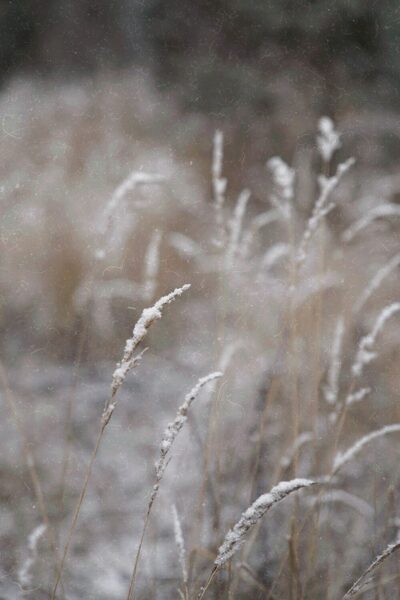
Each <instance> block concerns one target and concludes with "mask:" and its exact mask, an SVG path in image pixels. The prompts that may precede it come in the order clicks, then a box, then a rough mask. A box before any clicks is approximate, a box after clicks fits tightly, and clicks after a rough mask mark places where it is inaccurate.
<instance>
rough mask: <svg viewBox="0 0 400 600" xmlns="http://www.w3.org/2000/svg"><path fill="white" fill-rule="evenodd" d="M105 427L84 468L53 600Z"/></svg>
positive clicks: (101, 428)
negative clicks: (80, 488)
mask: <svg viewBox="0 0 400 600" xmlns="http://www.w3.org/2000/svg"><path fill="white" fill-rule="evenodd" d="M105 428H106V423H103V422H102V423H101V427H100V429H99V433H98V434H97V439H96V444H95V447H94V450H93V452H92V455H91V457H90V461H89V464H88V467H87V469H86V473H85V479H84V482H83V486H82V490H81V493H80V495H79V499H78V502H77V504H76V507H75V511H74V516H73V518H72V522H71V525H70V528H69V530H68V536H67V541H66V543H65V546H64V551H63V555H62V558H61V564H60V568H59V572H58V574H57V579H56V582H55V585H54V588H53V592H52V594H51V600H55V598H56V594H57V589H58V585H59V583H60V580H61V576H62V572H63V570H64V566H65V562H66V559H67V556H68V551H69V547H70V545H71V540H72V536H73V534H74V531H75V528H76V525H77V523H78V518H79V513H80V510H81V507H82V503H83V500H84V499H85V496H86V491H87V487H88V484H89V479H90V476H91V474H92V467H93V463H94V461H95V460H96V456H97V453H98V450H99V446H100V442H101V439H102V437H103V433H104V430H105Z"/></svg>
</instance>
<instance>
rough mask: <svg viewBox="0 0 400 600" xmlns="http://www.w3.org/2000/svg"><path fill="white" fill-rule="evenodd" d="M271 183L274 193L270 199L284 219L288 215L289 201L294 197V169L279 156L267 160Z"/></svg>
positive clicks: (289, 209)
mask: <svg viewBox="0 0 400 600" xmlns="http://www.w3.org/2000/svg"><path fill="white" fill-rule="evenodd" d="M267 168H268V169H269V171H270V173H271V175H272V179H273V183H274V193H273V194H272V195H271V197H270V200H271V202H272V204H273V205H274V207H275V208H276V209H278V210H279V212H280V213H281V214H282V216H283V217H284V218H285V219H288V218H289V217H290V213H291V205H290V202H291V201H292V200H293V197H294V180H295V175H296V174H295V171H294V169H291V168H290V167H289V165H287V164H286V163H285V161H283V160H282V159H281V158H280V157H279V156H273V157H272V158H270V159H269V161H268V162H267Z"/></svg>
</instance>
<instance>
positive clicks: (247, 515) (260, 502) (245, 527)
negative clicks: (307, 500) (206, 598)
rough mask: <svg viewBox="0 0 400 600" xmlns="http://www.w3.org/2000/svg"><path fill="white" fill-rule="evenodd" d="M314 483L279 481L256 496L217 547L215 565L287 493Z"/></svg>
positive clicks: (220, 563)
mask: <svg viewBox="0 0 400 600" xmlns="http://www.w3.org/2000/svg"><path fill="white" fill-rule="evenodd" d="M314 484H315V481H312V480H311V479H292V480H291V481H281V482H280V483H278V485H276V486H275V487H273V488H272V490H271V491H270V492H269V493H267V494H263V495H262V496H260V497H259V498H257V500H256V501H255V502H253V504H252V505H251V506H250V507H249V508H248V509H247V510H246V511H245V512H244V513H243V514H242V516H241V518H240V519H239V521H238V522H237V523H236V525H234V527H233V528H232V529H230V530H229V531H228V533H227V534H226V536H225V539H224V541H223V543H222V545H221V546H220V547H219V550H218V555H217V558H216V559H215V561H214V564H215V565H216V567H222V566H223V565H224V564H225V563H226V562H227V561H228V560H229V559H230V558H231V557H232V556H233V555H234V554H235V553H236V552H237V551H238V550H239V548H240V546H241V545H242V544H243V543H244V541H245V537H246V535H247V533H248V532H249V531H250V529H252V528H253V527H254V525H255V524H256V523H257V522H258V521H259V520H260V519H261V518H262V517H263V516H264V515H265V513H266V512H267V511H268V510H269V509H270V508H271V507H272V506H274V504H276V503H277V502H280V501H281V500H283V499H284V498H286V496H288V495H289V494H292V493H293V492H296V491H298V490H301V489H302V488H305V487H309V486H310V485H314Z"/></svg>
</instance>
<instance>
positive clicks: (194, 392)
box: [127, 371, 222, 600]
mask: <svg viewBox="0 0 400 600" xmlns="http://www.w3.org/2000/svg"><path fill="white" fill-rule="evenodd" d="M220 377H222V373H221V372H219V371H217V372H214V373H210V374H209V375H206V376H205V377H201V378H200V379H199V380H198V382H197V383H196V385H195V386H194V387H193V388H192V389H191V390H190V392H189V393H188V394H187V395H186V396H185V400H184V402H183V404H182V405H181V406H180V407H179V408H178V412H177V414H176V417H175V419H174V420H173V421H172V422H171V423H169V424H168V426H167V428H166V430H165V431H164V434H163V438H162V441H161V447H160V458H159V459H158V461H157V462H156V465H155V471H156V481H155V484H154V486H153V489H152V492H151V495H150V500H149V503H148V505H147V511H146V517H145V520H144V524H143V529H142V534H141V536H140V541H139V546H138V549H137V552H136V556H135V562H134V565H133V571H132V576H131V580H130V584H129V590H128V596H127V600H131V598H133V595H134V593H135V584H136V573H137V568H138V564H139V559H140V553H141V550H142V545H143V541H144V536H145V533H146V529H147V525H148V522H149V518H150V513H151V510H152V508H153V504H154V502H155V499H156V497H157V494H158V490H159V488H160V483H161V480H162V478H163V475H164V471H165V469H166V467H167V464H168V463H167V455H168V454H169V452H170V450H171V447H172V445H173V443H174V441H175V439H176V437H177V435H178V433H179V432H180V431H181V429H182V427H183V426H184V424H185V423H186V421H187V414H188V410H189V408H190V406H191V405H192V403H193V402H194V400H195V399H196V398H197V396H198V395H199V392H200V390H201V389H202V388H203V387H204V386H205V385H207V383H210V382H212V381H214V380H215V379H218V378H220Z"/></svg>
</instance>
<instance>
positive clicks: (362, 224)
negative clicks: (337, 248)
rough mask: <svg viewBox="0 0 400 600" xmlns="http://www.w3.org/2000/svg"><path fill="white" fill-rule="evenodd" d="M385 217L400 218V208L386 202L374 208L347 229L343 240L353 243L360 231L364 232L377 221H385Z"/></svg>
mask: <svg viewBox="0 0 400 600" xmlns="http://www.w3.org/2000/svg"><path fill="white" fill-rule="evenodd" d="M384 217H400V206H399V205H398V204H391V203H388V202H386V203H385V204H380V205H379V206H376V207H375V208H372V209H371V210H370V211H369V212H368V213H367V214H366V215H364V216H363V217H361V218H360V219H359V220H358V221H356V222H355V223H353V224H352V225H350V227H348V228H347V229H346V231H345V232H344V233H343V234H342V240H343V241H344V242H351V241H352V240H353V239H354V238H355V236H356V235H357V234H358V233H360V231H363V230H364V229H365V228H366V227H368V225H370V224H371V223H373V222H374V221H375V220H376V219H383V218H384Z"/></svg>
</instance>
